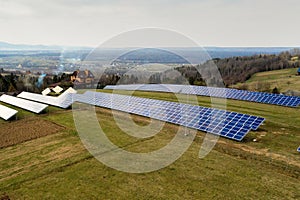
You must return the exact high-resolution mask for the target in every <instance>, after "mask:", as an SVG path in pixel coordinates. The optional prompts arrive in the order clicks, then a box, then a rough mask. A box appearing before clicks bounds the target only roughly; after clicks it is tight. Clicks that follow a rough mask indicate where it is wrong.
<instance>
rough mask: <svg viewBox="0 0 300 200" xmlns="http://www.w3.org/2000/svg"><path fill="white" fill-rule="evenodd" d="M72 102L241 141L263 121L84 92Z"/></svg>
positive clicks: (249, 116)
mask: <svg viewBox="0 0 300 200" xmlns="http://www.w3.org/2000/svg"><path fill="white" fill-rule="evenodd" d="M73 99H74V101H78V102H82V103H86V104H90V105H95V106H100V107H104V108H109V109H114V110H119V111H123V112H128V113H132V114H137V115H140V116H144V117H151V118H153V119H158V120H162V121H166V122H169V123H173V124H177V125H182V126H186V127H189V128H194V129H197V130H201V131H206V132H208V133H212V134H216V135H220V136H223V137H226V138H230V139H233V140H238V141H241V140H242V139H243V138H244V137H245V135H246V134H247V133H248V132H249V131H250V130H251V129H252V130H256V129H257V128H258V127H259V126H260V125H261V124H262V123H263V121H264V120H265V119H264V118H262V117H257V116H251V115H246V114H240V113H236V112H228V111H225V110H218V109H213V108H205V107H201V106H195V105H189V104H180V103H175V102H168V101H161V100H154V99H146V98H140V97H133V96H126V95H118V94H107V93H100V92H91V91H88V92H86V93H84V94H83V95H74V96H73Z"/></svg>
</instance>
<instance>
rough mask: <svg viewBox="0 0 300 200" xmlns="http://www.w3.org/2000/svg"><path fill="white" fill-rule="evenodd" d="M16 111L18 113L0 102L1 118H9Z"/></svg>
mask: <svg viewBox="0 0 300 200" xmlns="http://www.w3.org/2000/svg"><path fill="white" fill-rule="evenodd" d="M17 113H18V111H16V110H14V109H11V108H8V107H6V106H3V105H1V104H0V118H2V119H4V120H9V119H10V118H12V117H13V116H15V115H16V114H17Z"/></svg>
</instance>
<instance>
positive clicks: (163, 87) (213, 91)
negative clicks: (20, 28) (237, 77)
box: [104, 84, 300, 107]
mask: <svg viewBox="0 0 300 200" xmlns="http://www.w3.org/2000/svg"><path fill="white" fill-rule="evenodd" d="M104 89H116V90H141V91H158V92H173V93H183V94H193V95H199V96H212V97H218V98H228V99H236V100H244V101H252V102H258V103H265V104H274V105H280V106H288V107H297V106H299V105H300V97H296V96H286V95H281V94H269V93H263V92H252V91H246V90H237V89H230V88H216V87H204V86H191V85H171V84H143V85H142V84H133V85H109V86H106V87H105V88H104Z"/></svg>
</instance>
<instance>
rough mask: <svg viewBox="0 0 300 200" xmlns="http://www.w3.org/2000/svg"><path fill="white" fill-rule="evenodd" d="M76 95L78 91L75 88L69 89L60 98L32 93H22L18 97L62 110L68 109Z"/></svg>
mask: <svg viewBox="0 0 300 200" xmlns="http://www.w3.org/2000/svg"><path fill="white" fill-rule="evenodd" d="M74 93H76V90H74V89H73V88H69V89H67V90H66V91H65V92H64V93H62V94H61V95H59V97H52V96H43V95H40V94H35V93H30V92H21V93H20V94H19V95H18V97H20V98H23V99H28V100H32V101H36V102H40V103H45V104H48V105H52V106H56V107H60V108H68V107H70V106H71V105H72V103H73V100H72V94H74Z"/></svg>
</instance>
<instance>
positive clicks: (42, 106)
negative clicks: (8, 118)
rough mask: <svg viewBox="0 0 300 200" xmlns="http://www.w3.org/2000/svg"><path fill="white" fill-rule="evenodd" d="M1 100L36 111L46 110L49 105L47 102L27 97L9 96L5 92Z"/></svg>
mask: <svg viewBox="0 0 300 200" xmlns="http://www.w3.org/2000/svg"><path fill="white" fill-rule="evenodd" d="M0 101H1V102H4V103H7V104H10V105H13V106H15V107H19V108H22V109H24V110H28V111H31V112H34V113H41V112H42V111H43V110H45V109H46V108H47V107H48V106H47V105H45V104H41V103H37V102H33V101H28V100H25V99H21V98H17V97H13V96H9V95H5V94H4V95H2V96H1V97H0Z"/></svg>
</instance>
